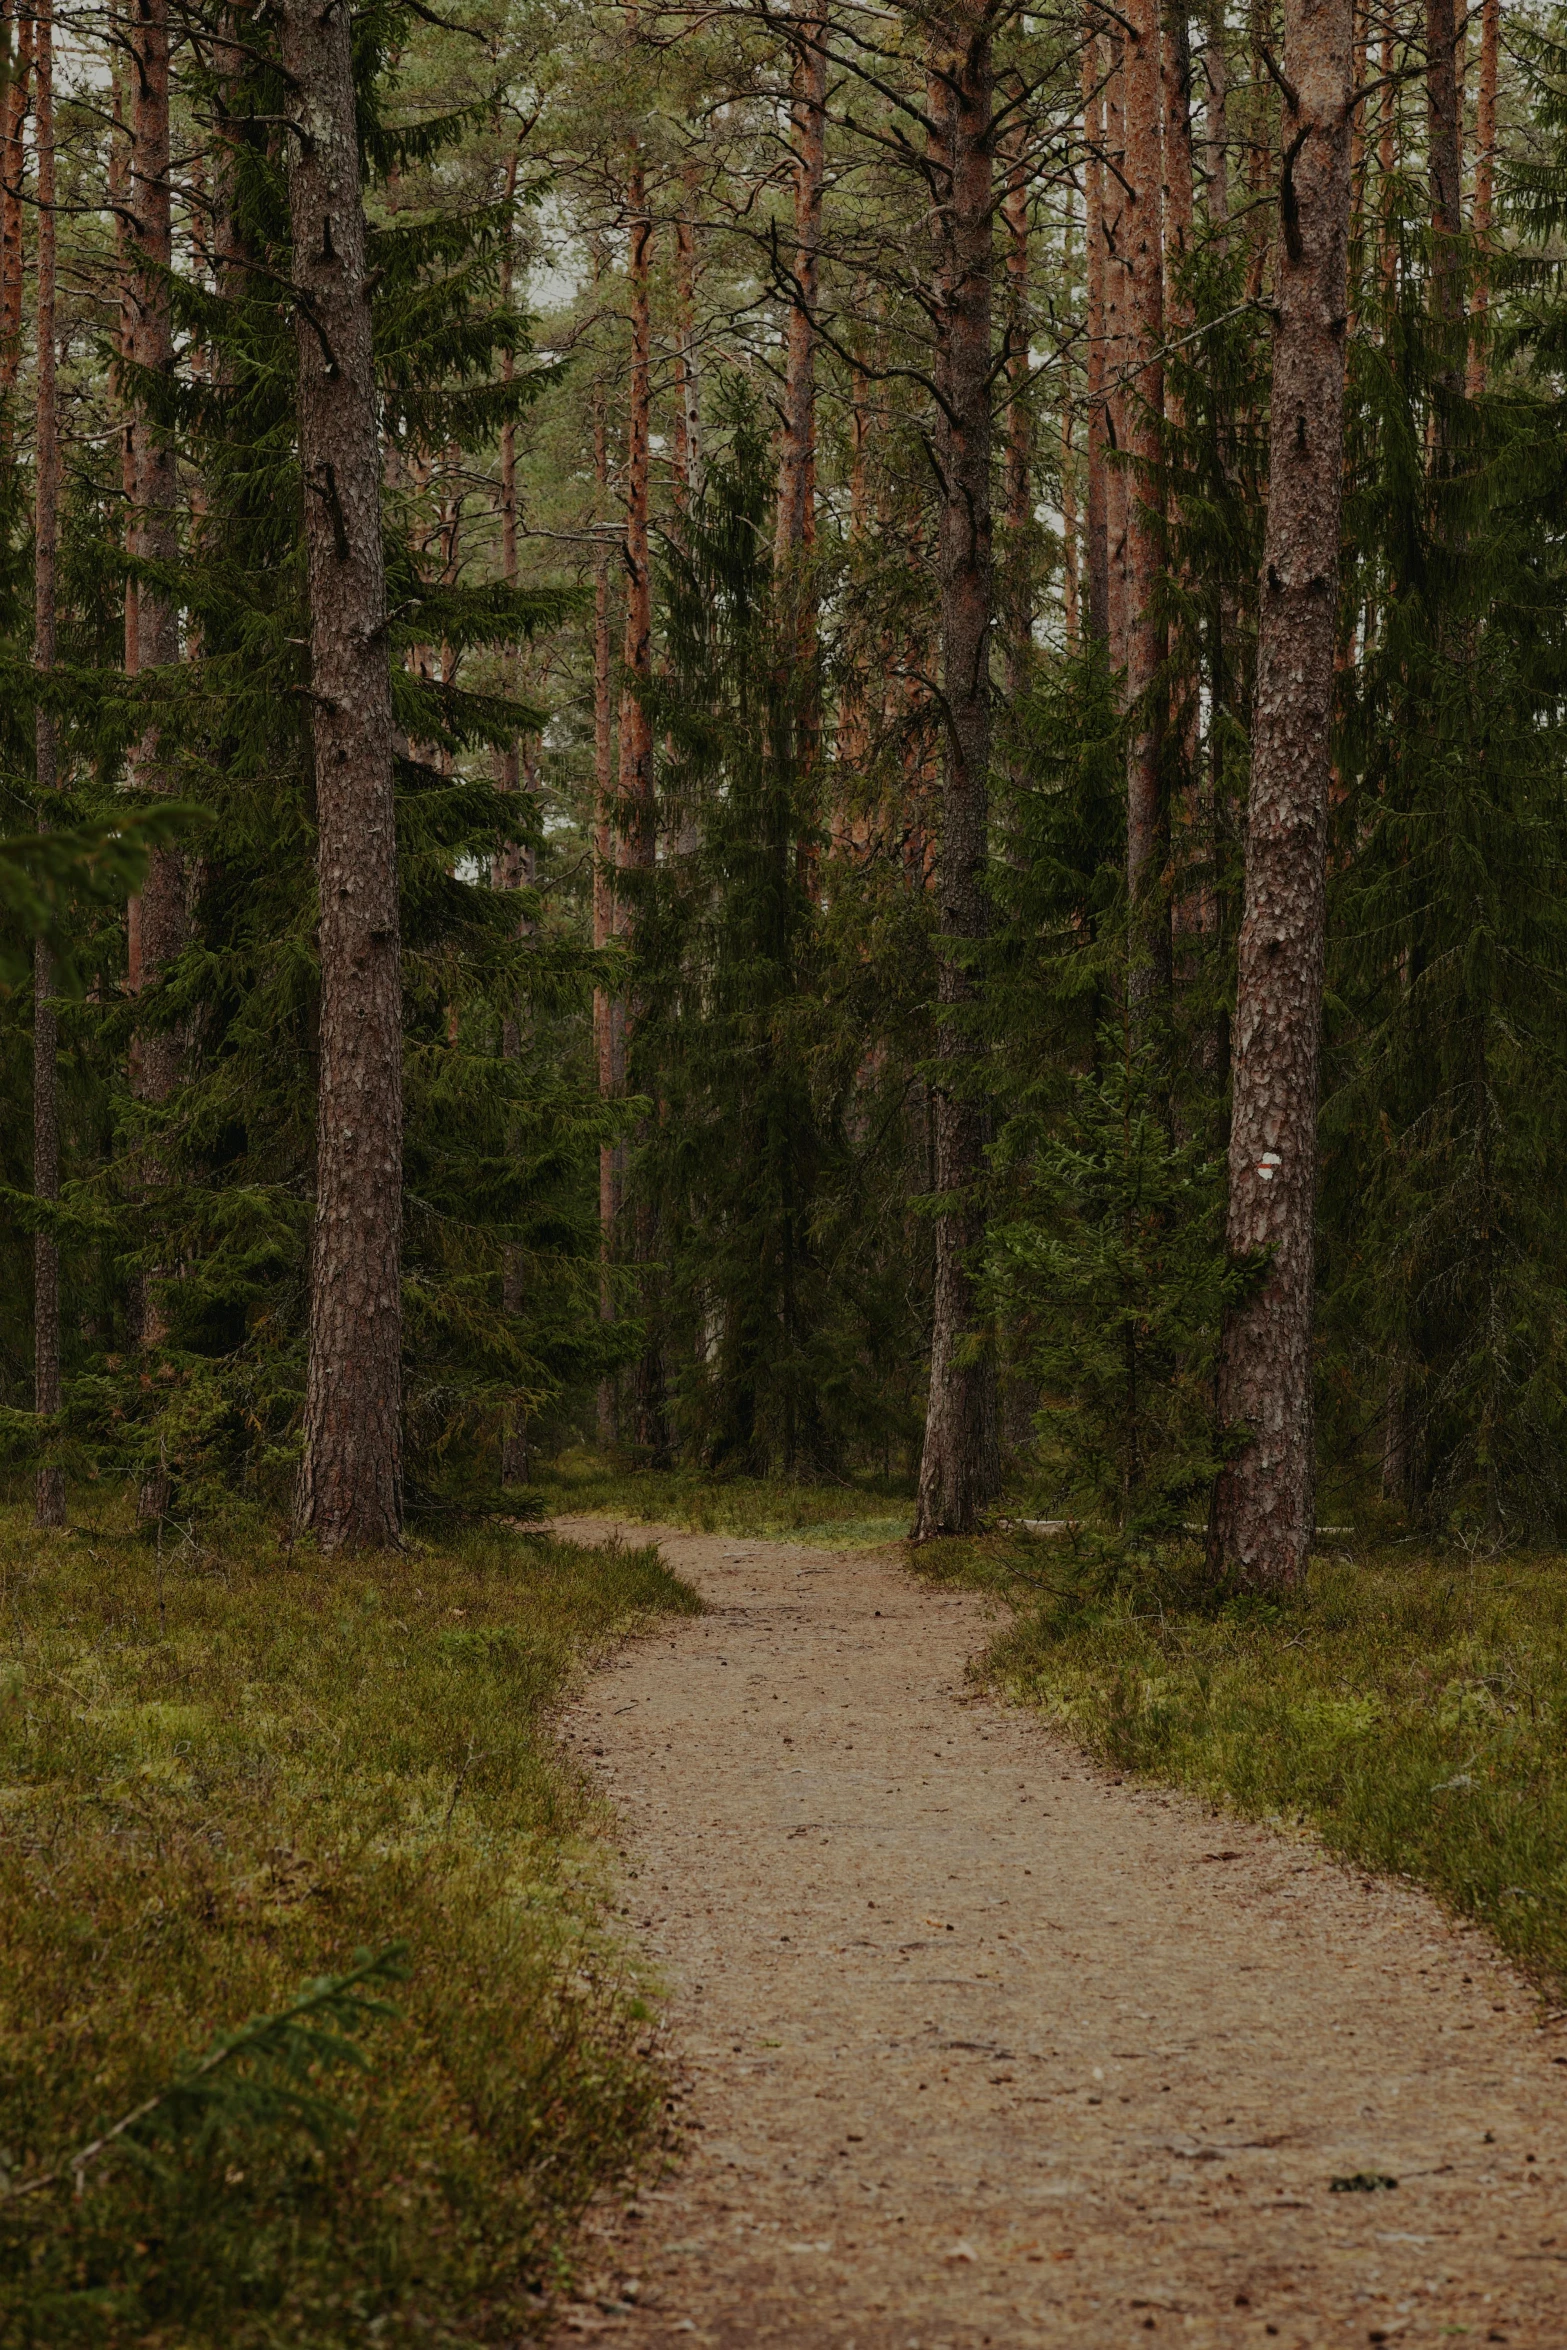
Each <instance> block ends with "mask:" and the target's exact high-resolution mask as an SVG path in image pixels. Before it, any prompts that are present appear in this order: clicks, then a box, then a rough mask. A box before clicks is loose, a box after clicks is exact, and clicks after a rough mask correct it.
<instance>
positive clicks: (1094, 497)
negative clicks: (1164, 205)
mask: <svg viewBox="0 0 1567 2350" xmlns="http://www.w3.org/2000/svg"><path fill="white" fill-rule="evenodd" d="M1102 62H1103V43H1102V42H1101V40H1100V37H1099V34H1098V32H1097V31H1096V30H1095V19H1094V15H1093V12H1092V9H1090V13H1089V18H1088V24H1087V29H1086V31H1085V33H1084V38H1083V153H1084V162H1083V200H1084V237H1085V244H1084V257H1085V264H1086V272H1087V281H1088V282H1087V295H1086V300H1087V312H1088V316H1087V321H1086V324H1087V342H1088V355H1087V362H1086V367H1085V374H1086V377H1087V386H1086V388H1087V404H1088V514H1087V525H1086V530H1085V546H1084V551H1085V563H1084V570H1085V572H1086V575H1087V581H1088V633H1089V634H1090V636H1092V637H1094V638H1095V639H1096V640H1097V641H1098V642H1099V643H1100V644H1103V643H1104V642H1105V640H1106V639H1107V637H1108V636H1109V633H1110V548H1109V541H1108V538H1107V535H1106V531H1107V513H1106V503H1105V228H1106V223H1105V165H1104V145H1105V129H1104V92H1103V89H1102V88H1101V86H1100V85H1101V81H1102Z"/></svg>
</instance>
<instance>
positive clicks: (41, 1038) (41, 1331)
mask: <svg viewBox="0 0 1567 2350" xmlns="http://www.w3.org/2000/svg"><path fill="white" fill-rule="evenodd" d="M35 5H36V6H37V9H38V20H37V22H38V30H37V60H38V101H37V105H38V113H37V124H36V129H35V140H36V146H37V155H38V355H37V418H38V432H37V440H36V443H35V447H36V451H37V456H36V469H35V470H36V499H37V503H36V512H35V521H34V540H33V550H34V551H33V662H34V665H35V667H36V668H37V669H38V670H39V672H40V674H41V675H43V676H45V677H47V676H48V674H49V672H50V671H51V670H52V669H53V667H54V657H55V567H56V555H57V551H58V545H59V522H60V436H59V419H58V417H57V414H56V409H55V326H54V295H55V214H54V20H53V12H52V7H51V0H35ZM35 727H36V733H35V740H36V744H37V762H38V803H39V805H38V821H39V825H40V827H44V826H47V824H48V822H49V802H50V799H51V798H52V796H53V794H54V792H55V790H56V788H57V786H58V783H59V774H58V769H57V758H56V743H55V721H54V713H53V712H52V711H51V710H46V709H44V708H42V707H40V708H39V711H38V714H37V719H36V721H35ZM53 988H54V971H53V966H52V963H51V958H50V955H49V950H48V948H47V947H46V946H44V945H43V944H42V942H41V941H40V943H39V945H38V947H37V948H36V950H35V952H34V956H33V1190H34V1192H35V1194H36V1195H37V1197H38V1198H39V1199H40V1200H48V1201H51V1202H53V1201H55V1200H58V1198H59V1196H60V1098H59V1048H60V1027H59V1019H58V1016H57V1014H56V1012H55V1008H54V1000H53ZM33 1306H34V1312H33V1349H34V1352H33V1403H34V1409H35V1410H36V1411H37V1413H38V1416H39V1418H40V1419H47V1418H51V1417H52V1416H53V1415H54V1414H55V1413H56V1412H58V1411H59V1409H60V1244H59V1242H58V1241H57V1240H56V1239H55V1237H54V1235H53V1233H51V1232H39V1233H37V1234H36V1235H35V1236H34V1240H33ZM34 1514H35V1517H36V1520H37V1523H38V1524H39V1525H40V1526H63V1525H64V1524H65V1471H64V1470H63V1469H61V1468H58V1467H56V1466H54V1465H52V1464H49V1463H44V1464H42V1465H41V1466H40V1467H39V1470H38V1473H37V1481H36V1493H35V1511H34Z"/></svg>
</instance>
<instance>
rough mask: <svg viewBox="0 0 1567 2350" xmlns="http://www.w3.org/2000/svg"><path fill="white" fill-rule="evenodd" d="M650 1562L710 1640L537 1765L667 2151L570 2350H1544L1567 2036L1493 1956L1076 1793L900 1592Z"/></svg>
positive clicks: (1228, 1843)
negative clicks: (668, 2096) (1363, 2349)
mask: <svg viewBox="0 0 1567 2350" xmlns="http://www.w3.org/2000/svg"><path fill="white" fill-rule="evenodd" d="M556 1528H557V1530H558V1531H559V1532H560V1533H561V1534H563V1535H569V1536H570V1537H571V1538H573V1539H576V1540H587V1541H595V1542H596V1541H600V1540H603V1539H604V1538H605V1537H606V1536H608V1535H611V1534H612V1533H614V1532H615V1531H616V1527H615V1524H614V1522H613V1521H612V1520H606V1519H603V1518H598V1519H584V1518H577V1519H567V1518H559V1519H557V1520H556ZM625 1530H626V1533H627V1535H628V1537H629V1538H630V1539H632V1540H635V1541H638V1542H641V1541H645V1540H647V1538H648V1530H647V1529H646V1528H645V1527H641V1526H638V1527H636V1528H632V1527H630V1526H629V1525H628V1526H627V1527H626V1529H625ZM661 1547H662V1551H663V1556H664V1558H665V1560H666V1561H667V1563H668V1565H669V1566H670V1567H672V1568H673V1569H675V1570H676V1571H677V1572H678V1573H679V1574H680V1575H681V1576H682V1577H683V1578H685V1579H686V1580H687V1581H688V1582H690V1583H691V1584H693V1585H695V1586H696V1587H697V1589H698V1590H700V1592H701V1593H702V1594H703V1596H704V1598H705V1600H706V1602H707V1608H708V1612H707V1613H706V1614H705V1615H703V1616H701V1617H691V1618H683V1619H678V1620H668V1621H666V1622H665V1623H664V1624H662V1625H660V1626H658V1627H657V1628H656V1629H655V1630H653V1631H652V1632H651V1633H650V1634H649V1636H648V1637H646V1638H644V1639H642V1640H640V1641H638V1642H635V1643H633V1644H632V1645H630V1646H628V1647H626V1648H625V1649H623V1650H621V1651H620V1652H619V1653H618V1654H617V1655H616V1656H614V1657H613V1658H612V1659H611V1660H610V1661H609V1662H608V1663H607V1664H606V1665H605V1666H604V1668H603V1669H602V1670H601V1671H600V1672H599V1673H598V1674H597V1676H596V1677H595V1678H594V1679H593V1680H592V1681H591V1682H590V1684H589V1685H588V1687H587V1689H586V1691H585V1693H584V1694H583V1695H582V1696H581V1697H580V1698H579V1700H578V1701H577V1702H576V1703H575V1704H574V1705H573V1707H572V1708H571V1709H570V1711H569V1713H568V1714H567V1716H566V1719H565V1729H566V1734H567V1736H568V1739H569V1742H570V1745H571V1747H572V1748H573V1750H574V1752H575V1753H576V1755H577V1756H578V1757H579V1758H580V1759H581V1761H582V1763H583V1767H584V1769H585V1770H586V1771H587V1772H588V1773H590V1774H591V1775H593V1776H594V1777H596V1778H597V1780H598V1781H599V1783H600V1785H601V1786H602V1789H603V1791H604V1793H605V1794H606V1795H607V1796H608V1797H609V1799H610V1801H611V1802H612V1804H613V1805H614V1806H615V1807H616V1808H617V1811H618V1833H619V1839H620V1841H621V1842H622V1843H623V1844H624V1846H625V1847H626V1852H627V1861H626V1876H625V1879H624V1893H623V1898H624V1903H625V1922H626V1924H627V1925H628V1926H629V1927H630V1928H631V1929H632V1930H633V1932H634V1934H635V1936H636V1938H637V1940H638V1941H639V1942H640V1944H641V1946H642V1947H643V1949H644V1950H645V1951H646V1952H648V1953H649V1954H650V1956H651V1957H652V1959H653V1961H654V1962H655V1964H657V1965H658V1966H659V1967H661V1969H662V1971H663V1973H664V1976H665V1978H666V1980H667V1984H668V1987H669V1992H670V2005H669V2011H668V2015H669V2021H668V2054H669V2060H670V2062H671V2064H672V2066H673V2068H674V2071H675V2074H676V2077H677V2079H678V2081H679V2083H680V2089H681V2101H682V2120H683V2123H684V2127H683V2129H682V2130H681V2131H680V2132H679V2133H678V2134H679V2135H680V2136H681V2137H682V2138H683V2139H684V2141H685V2144H686V2147H687V2148H688V2151H687V2152H686V2153H685V2155H684V2157H683V2159H682V2160H681V2161H680V2162H679V2163H678V2164H676V2165H675V2166H674V2167H673V2168H671V2169H670V2170H669V2171H668V2172H667V2173H666V2174H664V2175H663V2176H661V2177H657V2178H653V2177H649V2178H648V2180H647V2181H646V2182H645V2184H644V2186H643V2188H642V2189H641V2191H640V2192H639V2194H638V2196H637V2199H636V2201H635V2202H632V2203H628V2202H627V2201H626V2199H625V2197H624V2196H621V2197H616V2198H612V2199H611V2198H606V2199H604V2200H602V2201H601V2202H600V2204H599V2205H598V2206H597V2207H596V2209H595V2211H594V2213H593V2214H592V2215H591V2217H590V2221H589V2234H588V2238H587V2244H588V2250H587V2254H586V2256H585V2259H584V2263H583V2267H582V2270H581V2272H580V2274H579V2286H578V2290H579V2295H580V2298H579V2299H578V2300H576V2301H575V2302H573V2303H572V2304H570V2305H569V2306H568V2305H563V2306H562V2308H561V2310H560V2314H559V2319H558V2323H557V2330H556V2339H557V2340H558V2341H559V2342H560V2343H562V2344H565V2343H567V2342H570V2341H573V2340H578V2339H581V2338H582V2337H583V2336H587V2335H599V2334H603V2335H606V2336H616V2337H618V2338H619V2339H621V2340H622V2341H624V2342H626V2343H627V2344H628V2345H631V2346H632V2350H637V2346H640V2345H652V2344H659V2343H665V2342H670V2343H673V2342H677V2341H695V2342H697V2343H708V2344H715V2345H722V2346H724V2350H730V2346H734V2350H739V2346H740V2345H742V2344H744V2345H751V2344H757V2345H767V2344H788V2345H791V2346H792V2350H816V2346H817V2345H821V2346H823V2350H825V2346H826V2345H829V2344H830V2345H833V2346H834V2350H913V2346H915V2345H917V2346H918V2350H937V2346H939V2345H950V2346H951V2350H960V2346H961V2350H969V2346H970V2345H979V2344H983V2343H990V2344H994V2345H995V2346H996V2350H1028V2346H1030V2345H1034V2344H1040V2345H1043V2344H1046V2343H1049V2344H1051V2345H1057V2344H1068V2345H1071V2344H1083V2345H1090V2344H1091V2345H1094V2346H1096V2350H1097V2346H1099V2345H1111V2344H1125V2345H1128V2346H1129V2345H1130V2344H1132V2343H1133V2342H1141V2341H1144V2340H1147V2339H1149V2338H1150V2337H1154V2338H1155V2339H1157V2338H1158V2337H1160V2336H1161V2335H1162V2336H1164V2337H1165V2338H1169V2337H1171V2336H1172V2335H1173V2336H1174V2337H1176V2338H1178V2339H1180V2340H1181V2341H1183V2342H1185V2343H1189V2344H1193V2345H1201V2344H1207V2343H1212V2344H1215V2345H1221V2344H1222V2345H1230V2344H1251V2343H1256V2344H1257V2345H1258V2350H1264V2346H1265V2345H1266V2344H1267V2343H1268V2342H1269V2341H1270V2340H1273V2339H1276V2340H1277V2341H1278V2342H1279V2343H1280V2345H1281V2350H1326V2346H1327V2345H1330V2344H1331V2345H1338V2344H1344V2345H1349V2344H1356V2343H1373V2344H1374V2343H1382V2342H1387V2343H1397V2344H1399V2345H1405V2344H1408V2345H1415V2344H1424V2343H1433V2344H1434V2343H1438V2342H1443V2343H1455V2342H1458V2341H1462V2340H1468V2341H1472V2342H1476V2343H1480V2342H1485V2343H1508V2344H1511V2345H1513V2346H1514V2350H1562V2345H1563V2344H1564V2343H1567V2274H1564V2272H1567V2079H1564V2074H1563V2072H1562V2071H1561V2070H1557V2069H1553V2068H1556V2067H1562V2066H1567V2030H1564V2029H1563V2028H1562V2017H1561V2015H1560V2014H1557V2013H1554V2012H1552V2011H1549V2010H1547V2009H1546V2008H1545V2007H1544V2006H1543V2004H1542V2002H1541V2000H1540V1998H1539V1997H1538V1995H1537V1994H1536V1993H1534V1992H1532V1991H1531V1990H1530V1988H1529V1987H1528V1986H1527V1985H1526V1983H1525V1982H1524V1981H1523V1980H1522V1979H1521V1978H1520V1977H1519V1976H1518V1975H1517V1974H1516V1973H1514V1972H1513V1971H1512V1970H1511V1969H1510V1967H1509V1966H1508V1965H1507V1964H1506V1962H1505V1961H1504V1960H1503V1959H1502V1958H1501V1957H1500V1956H1499V1954H1498V1953H1497V1952H1496V1950H1495V1948H1494V1946H1493V1945H1492V1944H1491V1942H1490V1941H1489V1940H1488V1939H1487V1937H1486V1936H1485V1935H1484V1934H1483V1933H1482V1932H1481V1931H1479V1930H1478V1929H1476V1928H1474V1927H1472V1926H1466V1925H1463V1924H1459V1923H1455V1922H1454V1921H1453V1920H1452V1919H1451V1918H1449V1917H1448V1916H1447V1915H1446V1914H1444V1912H1443V1911H1442V1910H1441V1909H1440V1908H1439V1907H1438V1906H1437V1904H1436V1902H1435V1901H1434V1900H1432V1899H1431V1898H1429V1897H1428V1896H1427V1895H1425V1894H1424V1893H1421V1892H1420V1891H1418V1890H1416V1889H1415V1888H1413V1887H1412V1886H1409V1885H1406V1884H1400V1883H1395V1882H1390V1881H1388V1880H1385V1879H1378V1878H1368V1877H1365V1876H1363V1875H1361V1874H1360V1873H1359V1872H1358V1871H1357V1870H1353V1869H1349V1868H1346V1867H1345V1866H1344V1865H1342V1864H1341V1863H1339V1862H1337V1861H1335V1860H1333V1859H1331V1858H1329V1857H1328V1856H1327V1855H1326V1854H1325V1853H1324V1852H1323V1850H1322V1849H1321V1847H1320V1846H1319V1845H1318V1844H1317V1843H1316V1842H1315V1841H1313V1840H1311V1839H1309V1838H1307V1837H1306V1836H1304V1835H1302V1836H1300V1837H1291V1836H1289V1835H1286V1834H1284V1833H1282V1832H1279V1831H1277V1830H1275V1829H1271V1828H1268V1827H1264V1826H1256V1825H1249V1824H1243V1823H1239V1822H1237V1820H1236V1819H1235V1818H1234V1817H1233V1816H1231V1815H1227V1814H1221V1813H1220V1812H1219V1811H1217V1810H1215V1809H1212V1808H1210V1806H1209V1805H1207V1804H1206V1803H1204V1802H1202V1801H1201V1800H1199V1799H1198V1798H1196V1797H1195V1796H1192V1795H1189V1794H1181V1793H1178V1792H1171V1791H1169V1790H1167V1789H1161V1788H1158V1787H1156V1786H1152V1785H1147V1784H1140V1783H1135V1782H1133V1781H1132V1780H1131V1779H1130V1778H1129V1777H1124V1776H1117V1775H1116V1774H1115V1772H1114V1771H1113V1770H1111V1769H1107V1768H1103V1767H1099V1766H1096V1765H1095V1764H1094V1763H1092V1762H1090V1761H1088V1760H1085V1758H1084V1755H1083V1753H1082V1750H1081V1748H1080V1747H1079V1746H1077V1745H1076V1744H1073V1743H1069V1742H1068V1741H1067V1740H1066V1739H1065V1738H1063V1736H1062V1735H1061V1733H1060V1732H1059V1731H1057V1730H1052V1729H1051V1728H1050V1727H1049V1726H1048V1725H1047V1724H1046V1723H1045V1722H1044V1721H1043V1720H1042V1719H1041V1717H1040V1715H1039V1713H1038V1712H1037V1711H1033V1710H1030V1709H1026V1708H1022V1707H1014V1706H1007V1705H1005V1704H1003V1703H1000V1702H998V1701H996V1700H995V1699H993V1698H992V1697H991V1696H990V1695H989V1694H987V1693H986V1691H985V1690H984V1689H983V1688H981V1687H977V1686H976V1685H975V1684H974V1683H973V1682H972V1681H971V1680H970V1679H969V1678H968V1677H967V1666H968V1663H969V1660H970V1659H971V1658H972V1657H973V1655H974V1654H975V1652H976V1651H978V1650H980V1649H981V1648H983V1647H984V1646H985V1644H986V1642H987V1640H988V1639H989V1638H990V1636H991V1635H992V1634H993V1633H994V1631H995V1629H996V1624H995V1617H994V1609H995V1602H993V1601H989V1600H987V1599H986V1598H985V1597H984V1596H983V1595H980V1594H976V1593H974V1592H972V1591H969V1590H962V1589H954V1588H949V1587H942V1586H939V1585H938V1586H932V1585H931V1584H930V1583H929V1582H920V1581H916V1580H915V1579H914V1578H913V1577H911V1576H910V1574H909V1573H908V1572H907V1570H906V1568H905V1566H904V1564H903V1561H902V1558H901V1555H900V1554H898V1553H896V1552H892V1551H874V1550H864V1549H862V1550H851V1551H842V1552H834V1551H831V1550H828V1549H825V1548H823V1547H821V1546H820V1545H819V1544H807V1543H803V1542H800V1541H771V1540H764V1539H761V1538H759V1537H756V1536H742V1535H735V1534H732V1533H730V1534H685V1533H671V1532H666V1533H664V1534H663V1535H662V1536H661ZM1394 2180H1396V2181H1397V2185H1396V2187H1395V2186H1394V2185H1393V2184H1392V2182H1393V2181H1394Z"/></svg>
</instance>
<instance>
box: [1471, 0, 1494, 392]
mask: <svg viewBox="0 0 1567 2350" xmlns="http://www.w3.org/2000/svg"><path fill="white" fill-rule="evenodd" d="M1501 46H1502V6H1501V0H1484V5H1483V7H1482V9H1481V12H1480V87H1479V90H1478V93H1477V94H1476V98H1475V183H1474V215H1473V223H1472V226H1473V231H1474V242H1475V251H1476V254H1477V255H1478V257H1479V266H1478V271H1477V274H1476V278H1475V289H1474V299H1473V303H1472V305H1471V309H1470V321H1471V323H1470V335H1469V370H1468V382H1467V385H1466V389H1467V391H1468V393H1469V397H1470V399H1471V400H1476V399H1478V398H1479V396H1480V394H1481V393H1482V392H1483V391H1484V390H1485V370H1486V326H1487V320H1488V315H1489V312H1490V307H1491V283H1490V278H1489V276H1488V274H1487V257H1488V255H1489V253H1490V250H1491V208H1492V205H1493V203H1494V202H1495V197H1496V76H1497V67H1498V62H1499V59H1500V55H1501Z"/></svg>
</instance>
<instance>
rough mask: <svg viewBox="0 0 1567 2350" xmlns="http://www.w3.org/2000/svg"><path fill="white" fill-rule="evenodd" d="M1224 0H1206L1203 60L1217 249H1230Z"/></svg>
mask: <svg viewBox="0 0 1567 2350" xmlns="http://www.w3.org/2000/svg"><path fill="white" fill-rule="evenodd" d="M1225 39H1226V27H1225V5H1224V0H1209V8H1208V18H1207V40H1206V44H1205V46H1204V49H1203V64H1204V68H1205V71H1206V73H1207V77H1208V104H1207V106H1206V108H1205V110H1204V111H1205V114H1206V117H1207V121H1206V130H1207V138H1206V141H1205V145H1206V147H1207V151H1208V152H1207V168H1208V223H1209V226H1210V228H1211V229H1212V230H1213V231H1214V238H1215V242H1216V244H1217V245H1218V248H1219V251H1220V252H1221V253H1225V252H1227V251H1228V250H1229V219H1230V123H1229V102H1230V57H1229V51H1228V50H1227V49H1226V47H1225Z"/></svg>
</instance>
